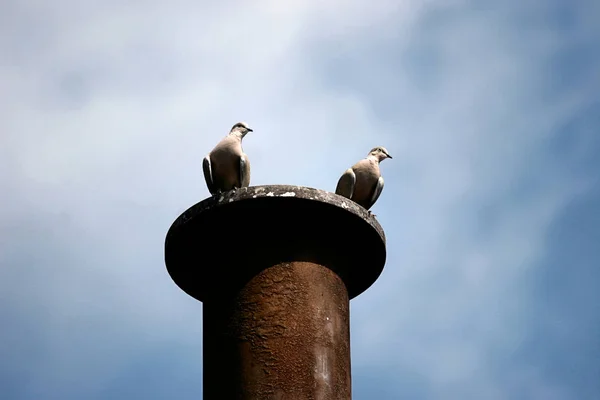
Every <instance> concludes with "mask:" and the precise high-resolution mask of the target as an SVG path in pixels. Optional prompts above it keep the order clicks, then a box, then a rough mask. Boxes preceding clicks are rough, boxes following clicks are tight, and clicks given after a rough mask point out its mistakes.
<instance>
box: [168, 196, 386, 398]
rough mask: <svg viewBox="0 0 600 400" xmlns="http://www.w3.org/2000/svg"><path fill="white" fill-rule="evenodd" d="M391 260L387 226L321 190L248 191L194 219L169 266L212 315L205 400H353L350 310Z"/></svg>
mask: <svg viewBox="0 0 600 400" xmlns="http://www.w3.org/2000/svg"><path fill="white" fill-rule="evenodd" d="M385 258H386V249H385V235H384V233H383V230H382V229H381V226H380V225H379V223H378V222H377V220H376V219H375V218H374V217H373V216H371V215H370V214H369V213H368V212H367V211H366V210H365V209H364V208H362V207H360V206H359V205H358V204H356V203H354V202H352V201H350V200H348V199H346V198H344V197H341V196H338V195H336V194H334V193H330V192H325V191H322V190H317V189H312V188H306V187H299V186H288V185H276V186H255V187H248V188H242V189H238V190H236V191H231V192H227V193H224V194H222V195H217V196H213V197H210V198H208V199H206V200H204V201H202V202H200V203H198V204H196V205H195V206H193V207H191V208H190V209H188V210H187V211H186V212H184V213H183V214H182V215H181V216H180V217H179V218H178V219H177V220H176V221H175V222H174V223H173V225H172V226H171V228H170V229H169V232H168V233H167V238H166V242H165V262H166V265H167V270H168V272H169V274H170V275H171V277H172V278H173V280H174V281H175V283H176V284H177V285H178V286H179V287H180V288H181V289H182V290H184V291H185V292H186V293H188V294H189V295H190V296H192V297H194V298H196V299H198V300H200V301H202V302H203V303H204V304H203V321H204V323H203V341H204V346H203V353H204V379H203V381H204V382H203V386H204V399H205V400H214V399H223V400H228V399H244V400H263V399H279V400H284V399H293V400H296V399H298V400H299V399H315V400H316V399H322V400H333V399H336V400H338V399H343V400H348V399H350V398H351V383H350V382H351V378H350V377H351V375H350V342H349V340H350V337H349V300H350V299H352V298H354V297H356V296H358V295H359V294H360V293H362V292H363V291H365V290H366V289H367V288H369V287H370V286H371V285H372V284H373V283H374V282H375V281H376V280H377V278H378V277H379V275H380V274H381V272H382V270H383V266H384V264H385Z"/></svg>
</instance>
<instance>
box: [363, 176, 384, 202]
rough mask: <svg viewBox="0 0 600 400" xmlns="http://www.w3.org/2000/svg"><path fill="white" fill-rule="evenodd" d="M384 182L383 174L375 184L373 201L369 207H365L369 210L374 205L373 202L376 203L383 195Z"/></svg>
mask: <svg viewBox="0 0 600 400" xmlns="http://www.w3.org/2000/svg"><path fill="white" fill-rule="evenodd" d="M383 183H384V182H383V176H380V177H379V179H377V184H375V188H374V190H373V195H372V196H371V201H370V202H369V204H368V207H365V208H366V209H367V210H368V209H369V208H371V207H373V204H375V202H376V201H377V199H378V198H379V196H380V195H381V192H382V191H383Z"/></svg>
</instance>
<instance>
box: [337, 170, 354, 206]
mask: <svg viewBox="0 0 600 400" xmlns="http://www.w3.org/2000/svg"><path fill="white" fill-rule="evenodd" d="M355 183H356V175H355V174H354V171H353V170H352V168H348V169H347V170H346V171H345V172H344V173H343V174H342V176H341V177H340V179H339V180H338V183H337V187H336V188H335V193H336V194H339V195H341V196H344V197H346V198H348V199H352V196H353V195H354V184H355Z"/></svg>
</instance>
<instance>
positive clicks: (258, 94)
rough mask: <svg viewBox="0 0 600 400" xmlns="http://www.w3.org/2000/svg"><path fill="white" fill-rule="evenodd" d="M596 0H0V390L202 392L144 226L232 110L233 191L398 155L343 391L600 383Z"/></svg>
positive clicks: (196, 328)
mask: <svg viewBox="0 0 600 400" xmlns="http://www.w3.org/2000/svg"><path fill="white" fill-rule="evenodd" d="M599 4H600V3H598V2H596V1H593V0H577V1H558V0H554V1H524V2H518V1H513V0H511V1H505V2H499V1H462V0H445V1H441V0H428V1H415V0H405V1H391V0H381V1H378V2H373V1H362V0H347V1H341V0H330V1H327V2H319V1H313V0H304V1H287V2H277V1H267V0H264V1H253V2H239V1H238V2H233V1H223V2H220V3H219V5H216V3H214V2H212V3H209V2H204V1H200V2H198V1H195V2H193V1H189V0H176V1H174V2H172V3H168V4H167V2H159V1H131V0H130V1H125V2H117V1H105V2H91V1H74V0H63V1H61V2H58V3H56V2H55V3H52V4H50V3H48V2H41V1H35V0H19V1H11V0H9V1H8V2H6V1H5V2H3V3H2V5H0V11H1V12H0V91H1V92H2V96H0V135H1V136H0V191H1V193H2V200H3V201H2V207H1V208H0V326H2V329H0V388H1V392H2V393H3V395H2V398H3V399H7V400H30V399H31V400H33V399H35V400H38V399H48V400H50V399H61V400H69V399H114V400H118V399H130V398H143V399H170V398H178V399H182V400H185V399H197V398H200V396H201V384H202V365H201V364H202V348H201V347H202V346H201V336H202V324H201V312H202V311H201V310H202V306H201V304H200V303H198V302H196V301H195V300H193V299H191V298H189V297H187V296H186V295H185V294H184V293H183V292H181V291H180V290H179V289H178V288H177V286H176V285H175V284H174V283H173V282H172V281H171V280H170V278H169V276H168V275H167V273H166V269H165V267H164V262H163V244H164V237H165V234H166V232H167V229H168V228H169V226H170V224H171V223H172V221H173V220H174V219H175V218H176V217H177V216H178V215H179V214H180V213H181V212H183V211H184V210H185V209H187V208H188V207H189V206H191V205H192V204H194V203H196V202H198V201H200V200H202V199H204V198H206V197H207V196H208V191H207V189H206V187H205V184H204V181H203V178H202V172H201V159H202V157H203V156H204V155H205V154H206V153H207V152H208V151H210V149H211V148H212V146H213V145H214V144H215V143H216V142H217V141H218V140H219V139H220V138H221V137H223V136H224V135H225V134H226V133H227V131H228V129H229V128H230V127H231V125H232V124H233V123H235V122H237V121H239V120H245V121H247V122H248V123H249V124H250V125H251V126H252V127H253V128H254V129H255V131H254V132H253V133H251V134H250V135H248V136H247V137H246V139H245V140H244V149H245V151H246V153H247V154H248V155H249V157H250V160H251V161H252V172H253V177H252V183H251V184H252V185H260V184H271V183H273V184H277V183H282V184H284V183H285V184H298V185H306V186H311V187H316V188H321V189H325V190H334V188H335V184H336V182H337V178H338V177H339V175H340V174H341V173H342V172H343V171H344V170H345V169H346V168H347V167H348V166H350V165H352V164H353V163H354V162H356V161H357V160H358V159H360V158H362V157H364V156H365V155H366V153H367V152H368V150H369V149H370V148H372V147H374V146H377V145H383V146H385V147H386V148H387V149H388V150H389V151H390V153H391V154H392V155H393V156H394V159H393V160H386V161H384V162H383V163H382V172H383V174H384V177H385V180H386V187H385V189H384V192H383V194H382V196H381V198H380V199H379V201H378V203H377V204H376V205H375V206H374V208H373V211H374V212H375V213H376V214H377V216H378V219H379V221H380V222H381V224H382V226H383V227H384V229H385V231H386V235H387V238H388V259H387V264H386V269H385V271H384V273H383V274H382V276H381V278H380V279H379V281H377V282H376V283H375V285H373V287H372V288H371V289H370V290H368V291H367V292H365V293H364V294H363V295H361V296H360V297H358V298H356V299H355V300H353V301H352V302H351V313H352V314H351V339H352V367H353V370H352V374H353V392H354V398H355V399H375V398H376V399H382V400H385V399H401V398H409V399H419V400H454V399H487V400H495V399H498V400H503V399H507V400H519V399H527V400H537V399H540V400H563V399H564V400H593V399H598V398H600V379H599V377H600V295H599V294H598V287H599V286H600V270H599V266H600V250H599V249H598V247H596V246H595V244H596V243H597V242H598V241H597V239H595V238H597V237H598V236H599V235H600V185H599V181H598V178H599V175H600V174H599V173H598V171H600V157H598V153H599V150H600V133H599V132H600V96H599V95H598V93H600V72H599V71H600V24H598V21H599V20H600V5H599ZM240 240H242V238H241V237H240Z"/></svg>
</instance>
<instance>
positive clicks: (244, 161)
mask: <svg viewBox="0 0 600 400" xmlns="http://www.w3.org/2000/svg"><path fill="white" fill-rule="evenodd" d="M240 185H241V187H248V186H250V160H249V159H248V156H247V155H246V154H242V156H241V157H240Z"/></svg>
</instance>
